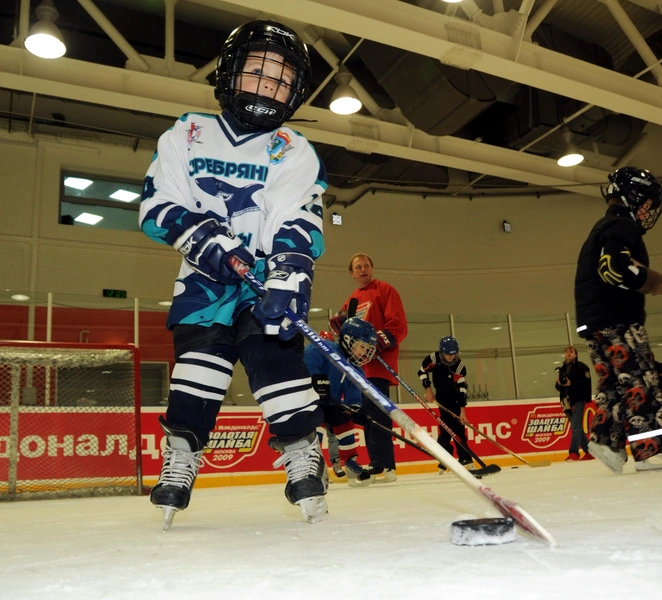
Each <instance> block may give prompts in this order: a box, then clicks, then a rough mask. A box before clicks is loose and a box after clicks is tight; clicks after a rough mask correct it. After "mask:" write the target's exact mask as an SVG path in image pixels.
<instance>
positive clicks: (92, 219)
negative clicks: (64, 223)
mask: <svg viewBox="0 0 662 600" xmlns="http://www.w3.org/2000/svg"><path fill="white" fill-rule="evenodd" d="M102 219H103V217H100V216H99V215H93V214H91V213H85V212H84V213H81V214H79V215H78V216H77V217H76V218H75V219H74V221H78V222H79V223H85V224H86V225H96V224H97V223H98V222H99V221H101V220H102Z"/></svg>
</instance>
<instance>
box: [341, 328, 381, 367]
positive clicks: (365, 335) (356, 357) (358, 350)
mask: <svg viewBox="0 0 662 600" xmlns="http://www.w3.org/2000/svg"><path fill="white" fill-rule="evenodd" d="M340 347H341V348H342V351H343V354H345V356H346V357H347V360H348V361H349V362H350V364H352V365H354V366H355V367H362V366H363V365H365V364H367V363H369V362H370V361H371V360H372V359H373V358H375V354H376V352H377V332H376V331H375V328H374V327H373V326H372V325H371V324H370V323H368V322H367V321H364V320H363V319H359V318H358V317H352V318H351V319H347V321H345V322H344V323H343V325H342V327H341V328H340Z"/></svg>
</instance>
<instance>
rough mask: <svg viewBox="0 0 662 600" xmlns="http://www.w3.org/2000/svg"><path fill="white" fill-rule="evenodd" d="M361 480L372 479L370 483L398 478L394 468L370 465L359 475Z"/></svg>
mask: <svg viewBox="0 0 662 600" xmlns="http://www.w3.org/2000/svg"><path fill="white" fill-rule="evenodd" d="M359 479H360V480H361V481H365V480H367V479H370V483H391V482H393V481H395V480H396V479H397V477H396V475H395V470H394V469H383V468H381V467H373V466H372V465H370V466H369V467H368V468H367V469H363V473H361V475H359Z"/></svg>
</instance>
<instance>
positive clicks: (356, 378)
mask: <svg viewBox="0 0 662 600" xmlns="http://www.w3.org/2000/svg"><path fill="white" fill-rule="evenodd" d="M229 264H230V265H231V266H232V268H233V269H234V270H235V272H236V273H237V274H239V275H240V276H241V277H242V278H243V280H244V281H245V282H246V283H248V285H249V286H250V287H251V288H252V289H253V291H255V293H256V294H258V295H259V296H263V295H264V293H265V291H266V290H265V288H264V285H263V284H262V282H261V281H260V280H259V279H257V278H256V277H255V275H253V273H251V272H250V269H249V267H248V266H247V265H245V264H244V263H242V262H241V261H240V260H238V259H237V258H236V257H234V256H232V257H230V258H229ZM284 316H285V317H286V318H287V319H289V320H290V321H291V322H292V325H293V326H294V327H295V328H296V329H297V330H298V331H299V332H300V333H301V334H303V335H304V336H305V337H306V338H307V339H308V341H309V342H310V343H311V344H313V345H314V346H315V347H316V348H318V349H319V350H321V351H322V353H323V354H324V356H325V357H326V358H327V360H329V362H331V364H332V365H333V366H334V367H335V368H336V369H338V370H339V371H340V372H342V373H344V374H345V375H346V376H347V377H348V378H349V379H350V380H351V381H352V383H354V385H356V387H358V388H359V389H360V390H361V391H362V392H363V393H364V394H365V395H366V396H367V397H368V398H370V399H371V400H372V401H373V402H375V404H377V406H379V407H380V408H381V410H383V411H384V412H385V413H386V414H388V415H390V416H391V418H392V419H393V420H394V421H395V422H396V423H397V424H398V425H400V427H402V428H403V429H404V430H405V431H406V432H407V433H408V434H409V435H410V436H412V437H413V438H414V439H415V440H417V441H418V442H419V443H420V444H421V446H423V447H424V448H425V449H426V450H427V451H428V452H430V454H432V455H433V456H434V457H435V458H436V459H437V460H438V461H439V462H440V463H441V464H443V465H444V466H446V467H447V468H448V469H450V470H451V471H453V473H455V475H457V476H458V477H459V478H460V479H461V480H462V481H464V482H465V483H466V484H467V485H468V486H469V487H470V488H472V489H473V490H474V491H476V492H477V493H478V494H480V495H481V496H483V498H485V499H487V500H488V501H489V502H490V503H491V504H492V505H493V506H494V507H495V508H496V509H497V510H498V511H499V512H500V513H501V514H502V515H503V516H505V517H510V518H511V519H513V521H514V522H515V523H516V524H517V525H518V526H519V527H520V528H521V529H523V530H524V531H526V532H528V533H530V534H531V535H532V536H534V537H535V538H536V539H538V540H541V541H543V542H545V543H547V544H548V545H550V546H554V545H556V541H555V540H554V537H553V536H552V535H551V534H550V533H549V532H548V531H547V530H546V529H545V528H544V527H543V526H542V525H540V524H539V523H538V522H537V521H536V520H535V519H534V518H533V517H532V516H531V515H529V514H528V513H527V512H526V511H525V510H524V509H523V508H521V507H520V506H519V505H518V504H516V503H515V502H512V501H511V500H506V499H505V498H502V497H501V496H499V495H498V494H496V493H495V492H493V491H492V490H491V489H490V488H488V487H487V486H484V485H481V483H480V481H478V479H476V478H475V477H473V476H472V475H471V474H470V473H469V471H467V470H466V469H465V468H464V467H463V466H462V465H461V464H460V463H459V462H458V461H457V460H455V459H454V458H453V457H452V456H451V455H450V454H449V453H448V452H446V450H444V449H443V448H442V447H441V446H440V445H439V444H438V443H437V442H436V441H435V440H433V439H432V437H431V436H430V434H429V433H428V432H427V431H426V430H425V429H424V428H423V427H421V426H420V425H418V424H417V423H416V422H415V421H414V420H413V419H412V418H411V417H410V416H409V415H407V414H406V413H405V412H403V411H402V410H400V409H399V408H398V407H397V406H396V405H395V404H393V403H392V402H391V401H390V400H389V399H388V398H387V397H386V396H384V395H383V394H382V393H381V392H380V391H379V390H378V389H377V388H376V387H374V386H373V385H372V384H371V383H370V382H369V381H368V380H367V379H365V377H364V376H363V375H362V374H360V373H359V372H358V371H356V370H355V369H354V367H352V365H350V364H349V362H347V360H346V359H345V358H344V357H343V356H341V355H340V354H339V353H337V352H335V351H333V350H332V349H331V348H329V346H328V345H327V344H326V343H325V342H324V340H322V339H321V338H320V337H319V336H318V335H317V333H315V331H313V330H312V329H311V328H310V327H309V326H308V323H306V322H305V321H304V320H303V319H301V318H300V317H299V316H298V315H297V314H296V313H295V312H294V311H293V310H291V309H290V308H287V309H286V310H285V315H284Z"/></svg>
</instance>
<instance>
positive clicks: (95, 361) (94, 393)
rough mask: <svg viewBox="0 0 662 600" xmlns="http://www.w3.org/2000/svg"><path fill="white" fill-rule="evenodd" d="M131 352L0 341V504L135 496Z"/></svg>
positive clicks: (136, 433)
mask: <svg viewBox="0 0 662 600" xmlns="http://www.w3.org/2000/svg"><path fill="white" fill-rule="evenodd" d="M140 449H141V445H140V362H139V356H138V349H137V348H136V347H135V346H133V345H105V344H70V343H53V342H50V343H49V342H28V341H0V500H15V499H21V498H24V499H36V498H57V497H75V496H98V495H104V496H106V495H115V494H142V493H143V490H142V467H141V451H140Z"/></svg>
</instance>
